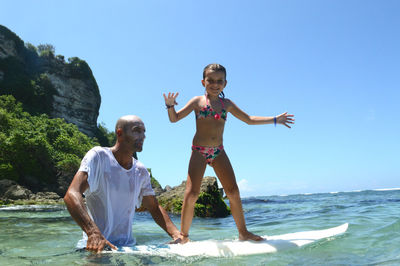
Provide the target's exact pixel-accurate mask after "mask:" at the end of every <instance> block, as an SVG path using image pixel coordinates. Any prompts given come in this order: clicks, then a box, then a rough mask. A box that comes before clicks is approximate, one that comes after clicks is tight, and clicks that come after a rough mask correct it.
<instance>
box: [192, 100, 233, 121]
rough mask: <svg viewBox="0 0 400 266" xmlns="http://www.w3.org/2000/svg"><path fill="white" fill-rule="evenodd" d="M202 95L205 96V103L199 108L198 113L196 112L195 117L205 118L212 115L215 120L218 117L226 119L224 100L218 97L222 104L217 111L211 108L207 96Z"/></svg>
mask: <svg viewBox="0 0 400 266" xmlns="http://www.w3.org/2000/svg"><path fill="white" fill-rule="evenodd" d="M204 97H206V103H207V104H206V105H205V106H204V107H203V108H201V110H200V111H199V113H198V114H196V119H201V118H207V117H209V116H213V117H214V119H215V120H219V119H220V118H222V119H224V120H225V121H226V116H227V113H226V110H225V106H224V102H223V101H222V99H221V98H219V101H220V102H221V104H222V110H221V113H217V112H215V111H214V110H213V109H212V108H211V106H210V104H209V100H208V98H207V96H206V95H204Z"/></svg>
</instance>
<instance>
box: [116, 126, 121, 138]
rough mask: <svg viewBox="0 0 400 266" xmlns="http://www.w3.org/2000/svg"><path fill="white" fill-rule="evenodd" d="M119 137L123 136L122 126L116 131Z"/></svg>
mask: <svg viewBox="0 0 400 266" xmlns="http://www.w3.org/2000/svg"><path fill="white" fill-rule="evenodd" d="M116 134H117V137H121V136H122V128H118V129H117V131H116Z"/></svg>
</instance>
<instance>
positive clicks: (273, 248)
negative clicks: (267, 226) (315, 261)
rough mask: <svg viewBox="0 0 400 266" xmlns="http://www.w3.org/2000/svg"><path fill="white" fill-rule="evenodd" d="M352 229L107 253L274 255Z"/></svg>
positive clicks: (220, 255)
mask: <svg viewBox="0 0 400 266" xmlns="http://www.w3.org/2000/svg"><path fill="white" fill-rule="evenodd" d="M348 226H349V225H348V223H345V224H342V225H340V226H337V227H332V228H328V229H324V230H314V231H304V232H296V233H289V234H283V235H273V236H264V238H265V239H266V240H263V241H257V242H256V241H239V240H204V241H192V242H188V243H186V244H162V245H137V246H133V247H121V248H119V249H118V250H112V251H104V252H112V253H133V254H140V255H152V256H161V257H168V256H171V255H178V256H183V257H190V256H207V257H232V256H243V255H254V254H263V253H274V252H277V251H282V250H288V249H292V248H298V247H302V246H304V245H308V244H311V243H313V242H315V241H318V240H321V239H327V238H330V237H333V236H337V235H340V234H343V233H344V232H346V230H347V228H348Z"/></svg>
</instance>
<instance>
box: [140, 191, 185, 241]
mask: <svg viewBox="0 0 400 266" xmlns="http://www.w3.org/2000/svg"><path fill="white" fill-rule="evenodd" d="M142 203H143V207H145V208H146V209H147V210H148V211H149V212H150V214H151V216H152V217H153V219H154V221H155V222H156V223H157V224H158V225H159V226H160V227H161V228H162V229H164V231H165V232H167V233H168V235H169V236H170V237H172V238H173V239H174V240H176V239H178V238H180V232H179V230H178V228H176V226H175V224H174V223H173V222H172V221H171V219H170V218H169V215H168V213H167V212H166V210H164V208H163V207H161V205H160V204H158V201H157V199H156V197H155V196H144V197H143V200H142Z"/></svg>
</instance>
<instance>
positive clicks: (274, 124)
mask: <svg viewBox="0 0 400 266" xmlns="http://www.w3.org/2000/svg"><path fill="white" fill-rule="evenodd" d="M274 126H276V116H274Z"/></svg>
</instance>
